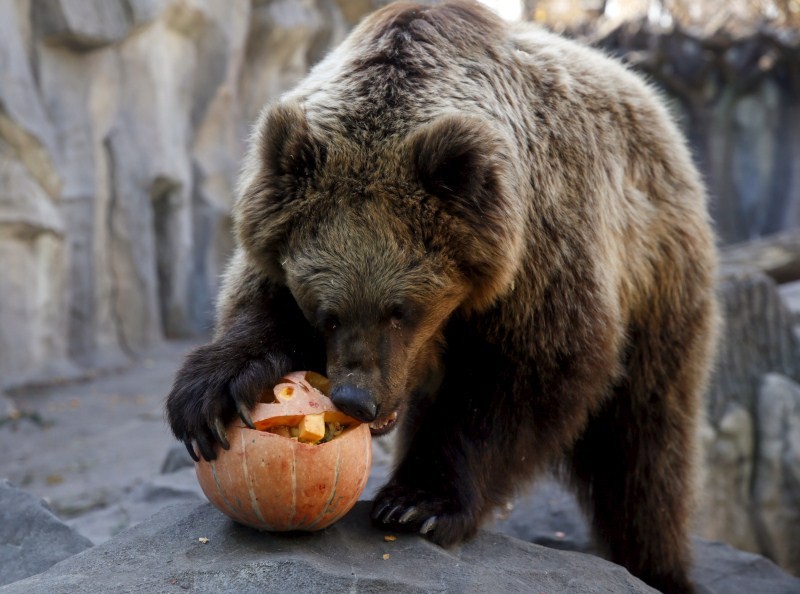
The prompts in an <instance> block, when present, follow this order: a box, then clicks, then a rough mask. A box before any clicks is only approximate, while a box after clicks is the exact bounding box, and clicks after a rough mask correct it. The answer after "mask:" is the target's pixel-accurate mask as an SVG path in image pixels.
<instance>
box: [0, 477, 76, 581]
mask: <svg viewBox="0 0 800 594" xmlns="http://www.w3.org/2000/svg"><path fill="white" fill-rule="evenodd" d="M91 546H92V543H91V541H90V540H88V539H87V538H86V537H84V536H81V535H80V534H78V533H77V532H75V531H74V530H73V529H71V528H70V527H69V526H67V525H66V524H64V523H63V522H62V521H61V520H59V519H58V518H57V517H56V516H55V514H53V512H52V511H50V509H49V508H48V507H47V505H46V504H45V503H44V502H43V501H42V500H41V499H39V498H37V497H34V496H33V495H31V494H29V493H26V492H25V491H22V490H20V489H17V488H16V487H14V486H13V485H11V483H9V482H8V481H7V480H0V586H2V585H4V584H10V583H11V582H16V581H18V580H21V579H23V578H26V577H28V576H31V575H35V574H37V573H41V572H42V571H45V570H46V569H48V568H49V567H51V566H52V565H55V564H56V563H58V562H59V561H61V560H63V559H66V558H67V557H71V556H73V555H75V554H76V553H80V552H81V551H83V550H84V549H87V548H89V547H91Z"/></svg>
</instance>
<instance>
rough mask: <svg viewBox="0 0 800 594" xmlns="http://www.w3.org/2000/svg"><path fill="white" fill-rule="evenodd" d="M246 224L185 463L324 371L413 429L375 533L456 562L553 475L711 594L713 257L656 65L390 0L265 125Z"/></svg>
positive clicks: (607, 539)
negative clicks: (704, 469)
mask: <svg viewBox="0 0 800 594" xmlns="http://www.w3.org/2000/svg"><path fill="white" fill-rule="evenodd" d="M234 216H235V224H236V232H237V239H238V248H237V251H236V254H235V255H234V257H233V260H232V262H231V264H230V266H229V268H228V270H227V274H226V277H225V279H224V283H223V285H224V286H223V290H222V294H221V297H220V300H219V304H218V319H217V323H218V325H217V329H216V334H215V336H214V339H213V341H212V342H211V343H210V344H208V345H206V346H203V347H200V348H198V349H197V350H195V351H194V352H193V353H191V354H190V355H189V356H188V358H187V360H186V362H185V364H184V366H183V368H182V369H181V370H180V371H179V372H178V374H177V377H176V379H175V384H174V386H173V389H172V392H171V394H170V395H169V398H168V403H167V409H168V416H169V421H170V423H171V426H172V430H173V431H174V433H175V435H176V436H177V437H178V439H180V440H183V441H184V442H185V443H186V445H187V447H188V449H189V451H190V453H191V454H192V455H193V456H197V455H198V454H199V455H201V456H203V457H205V458H208V459H213V458H214V457H215V455H216V454H215V448H216V447H217V446H220V445H221V446H222V447H227V441H226V437H225V430H224V427H225V424H226V423H228V422H229V421H230V420H231V419H232V418H233V417H234V416H235V415H237V414H238V415H240V416H241V417H242V418H243V419H244V420H245V422H249V413H248V411H249V409H250V408H251V407H252V406H253V405H254V404H255V402H256V401H257V400H258V397H259V394H260V393H261V392H262V391H263V390H264V389H265V388H267V387H269V386H270V385H271V384H273V383H274V382H275V381H276V380H277V379H278V378H279V377H281V376H282V375H283V374H285V373H287V372H288V371H290V370H299V369H312V370H316V371H319V372H321V373H325V374H327V375H328V376H329V377H330V379H331V382H332V386H333V390H332V398H333V400H334V401H335V402H336V404H337V405H338V406H339V407H340V408H341V409H342V410H344V411H346V412H348V413H349V414H351V415H352V416H354V417H357V418H359V419H361V420H362V421H364V422H369V423H370V424H371V427H372V429H373V432H374V433H376V434H381V433H386V432H388V431H389V430H391V429H392V428H393V427H395V426H396V425H397V426H399V427H400V430H401V442H400V447H399V452H398V459H397V465H396V468H395V470H394V474H393V476H392V478H391V480H390V481H389V483H388V484H387V485H386V486H385V487H384V488H383V490H382V491H381V492H380V494H379V495H378V497H377V499H376V501H375V504H374V508H373V520H374V521H375V522H376V523H377V524H378V525H380V526H383V527H385V528H387V529H393V530H408V531H417V532H420V533H423V534H426V535H427V536H428V537H429V538H430V539H432V540H433V541H435V542H437V543H440V544H442V545H451V544H453V543H457V542H459V541H462V540H463V539H465V538H469V537H470V536H471V535H473V534H474V533H475V531H476V529H477V528H478V526H479V525H480V524H481V521H482V520H484V519H485V518H486V517H487V515H489V514H490V512H491V511H492V509H493V508H495V507H496V506H497V505H498V504H501V503H504V502H506V501H507V500H508V498H509V497H510V496H512V494H513V493H514V491H515V490H517V489H518V488H519V487H520V486H522V485H525V484H526V483H528V482H529V481H530V480H531V479H532V478H533V477H534V476H536V475H537V474H541V473H542V472H545V471H549V470H553V469H555V470H557V471H559V472H560V473H561V474H562V476H565V477H566V478H567V479H569V481H570V483H571V484H572V485H573V486H574V488H575V490H576V492H577V494H578V496H579V498H580V500H581V501H582V503H583V504H584V506H585V508H586V511H587V514H588V516H589V517H590V518H591V521H592V525H593V531H594V535H595V537H596V539H597V542H598V544H599V546H600V547H601V548H602V549H603V550H604V551H605V553H606V554H607V555H608V557H609V558H610V559H611V560H613V561H615V562H618V563H621V564H622V565H624V566H626V567H627V568H628V569H629V570H630V571H631V572H632V573H634V574H635V575H637V576H639V577H641V578H642V579H643V580H645V581H646V582H648V583H649V584H651V585H653V586H655V587H656V588H660V589H662V590H664V591H666V592H691V591H693V588H692V585H691V583H690V581H689V579H688V577H687V568H688V566H689V562H690V561H689V544H688V540H687V524H688V521H689V518H690V514H691V511H692V498H693V497H692V494H693V493H692V492H693V481H694V470H695V468H696V452H695V450H696V447H697V437H696V428H697V424H698V418H699V414H700V409H701V399H702V394H703V390H704V388H705V386H706V382H707V378H708V375H709V369H710V366H711V360H712V351H713V344H714V338H715V332H716V325H717V314H716V306H715V299H714V286H713V284H714V278H715V248H714V240H713V234H712V231H711V229H710V225H709V220H708V216H707V211H706V197H705V194H704V190H703V187H702V184H701V182H700V180H699V177H698V174H697V172H696V170H695V168H694V167H693V165H692V161H691V159H690V155H689V152H688V150H687V148H686V145H685V143H684V140H683V139H682V137H681V135H680V134H679V132H678V131H677V129H676V127H675V125H674V124H673V123H672V121H671V120H670V117H669V115H668V113H667V111H666V110H665V108H664V106H663V105H662V102H661V101H660V100H659V98H658V97H657V95H656V93H654V92H653V90H651V89H650V88H648V86H647V85H645V84H644V83H643V82H642V81H641V80H640V79H639V78H637V76H635V75H634V74H632V73H631V72H629V71H628V70H627V69H626V68H625V67H623V66H622V65H620V64H619V63H617V62H616V61H614V60H611V59H609V58H607V57H605V56H604V55H602V54H601V53H600V52H598V51H595V50H592V49H589V48H586V47H583V46H581V45H579V44H578V43H575V42H572V41H568V40H565V39H562V38H560V37H558V36H556V35H553V34H550V33H547V32H545V31H543V30H541V29H539V28H537V27H535V26H533V25H530V24H524V23H519V24H509V23H505V22H503V21H502V20H500V19H499V18H498V17H496V16H495V15H494V14H493V13H492V12H490V11H489V10H488V9H485V8H483V7H481V6H480V5H478V4H477V3H473V2H468V1H455V2H445V3H442V4H439V5H436V6H424V5H415V4H409V3H399V4H392V5H390V6H388V7H386V8H384V9H382V10H380V11H378V12H376V13H375V14H373V15H372V16H370V17H369V18H367V19H366V20H364V21H363V22H362V23H361V24H360V25H359V26H358V27H357V28H356V29H355V30H354V31H353V33H352V34H351V35H350V36H349V37H348V38H347V40H346V41H345V42H344V43H343V44H342V45H341V46H340V47H339V48H338V49H336V50H335V51H333V52H332V53H331V54H330V55H329V56H328V57H327V58H325V59H324V60H323V61H322V62H321V63H320V64H319V65H318V66H316V67H315V68H314V70H313V71H312V72H311V74H310V75H309V76H308V78H307V79H306V80H305V81H304V82H302V83H301V84H300V85H299V86H298V87H297V88H296V89H295V90H294V91H292V92H290V93H289V94H287V95H286V96H284V97H283V98H282V99H281V101H280V102H278V103H277V104H275V105H272V106H269V107H268V108H267V109H266V110H265V111H264V113H263V115H262V117H261V118H260V120H259V122H258V123H257V126H256V129H255V134H254V136H253V138H252V142H251V149H250V152H249V155H248V157H247V161H246V164H245V169H244V173H243V175H242V179H241V183H240V187H239V190H238V198H237V202H236V205H235V209H234ZM195 448H196V449H195Z"/></svg>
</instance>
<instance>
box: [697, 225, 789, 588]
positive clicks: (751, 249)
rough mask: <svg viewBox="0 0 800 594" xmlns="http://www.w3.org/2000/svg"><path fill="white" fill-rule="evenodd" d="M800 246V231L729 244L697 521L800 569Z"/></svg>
mask: <svg viewBox="0 0 800 594" xmlns="http://www.w3.org/2000/svg"><path fill="white" fill-rule="evenodd" d="M797 246H800V233H795V234H787V235H784V236H780V237H776V238H774V239H769V240H763V241H762V242H758V243H753V244H747V245H742V246H732V247H731V248H728V249H726V250H723V266H722V280H721V283H720V290H719V295H720V302H721V305H722V310H723V316H724V328H723V332H722V336H721V340H720V345H719V357H718V362H717V372H716V375H715V378H714V381H713V383H712V386H711V389H710V391H709V394H708V401H707V405H708V406H707V426H706V433H705V454H706V477H705V484H704V491H703V504H702V506H701V509H700V513H699V514H698V528H699V530H700V532H701V534H702V535H703V536H705V537H706V538H711V539H715V540H723V541H725V542H727V543H729V544H731V545H733V546H735V547H738V548H741V549H744V550H748V551H752V552H759V553H761V554H763V555H765V556H767V557H769V558H770V559H772V560H773V561H775V562H776V563H778V564H779V565H781V566H782V567H784V568H785V569H787V570H789V571H791V572H793V573H795V574H800V333H798V325H797V324H798V321H799V320H800V318H799V317H798V315H800V299H798V298H797V297H795V298H792V295H800V292H798V291H797V288H798V283H797V281H798V280H800V276H792V275H791V274H789V272H790V271H793V270H796V269H797V265H798V263H800V249H798V247H797ZM766 273H769V275H768V274H766ZM770 275H773V276H770ZM781 281H782V282H781ZM779 283H780V284H779Z"/></svg>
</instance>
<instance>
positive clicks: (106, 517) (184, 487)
mask: <svg viewBox="0 0 800 594" xmlns="http://www.w3.org/2000/svg"><path fill="white" fill-rule="evenodd" d="M205 500H206V498H205V495H203V491H202V489H201V488H200V485H199V484H198V482H197V477H196V475H195V472H194V466H192V467H191V468H183V469H181V470H179V471H176V472H173V473H171V474H168V475H164V474H161V475H158V476H156V477H154V478H153V479H152V480H150V481H148V482H146V483H144V484H141V485H139V486H137V487H136V488H134V490H133V491H132V492H131V493H130V495H128V496H127V497H125V498H124V499H122V500H121V501H119V502H117V503H114V504H113V505H110V506H108V507H104V508H102V509H99V510H96V511H91V512H89V513H86V514H83V515H81V516H78V517H76V518H74V519H71V520H68V521H67V523H68V524H69V525H70V526H71V527H72V528H74V529H75V530H77V531H78V532H79V533H81V534H83V535H84V536H86V537H88V538H89V539H90V540H91V541H92V542H93V543H94V544H100V543H103V542H106V541H107V540H109V539H110V538H113V537H114V536H116V535H117V534H119V533H120V532H122V531H123V530H125V529H126V528H130V527H131V526H135V525H136V524H139V523H140V522H143V521H145V520H147V519H148V518H150V517H152V516H153V515H154V514H155V513H157V512H159V511H160V510H162V509H164V508H165V507H168V506H171V505H189V506H192V505H194V504H196V503H198V502H200V501H205Z"/></svg>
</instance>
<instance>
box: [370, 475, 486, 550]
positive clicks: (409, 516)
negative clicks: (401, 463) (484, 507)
mask: <svg viewBox="0 0 800 594" xmlns="http://www.w3.org/2000/svg"><path fill="white" fill-rule="evenodd" d="M372 521H373V522H374V523H375V524H376V525H378V526H380V527H382V528H384V529H386V528H389V529H391V530H396V531H398V532H417V533H419V534H422V535H425V536H426V537H427V538H429V539H430V540H432V541H433V542H435V543H437V544H439V545H441V546H450V545H453V544H456V543H458V542H461V541H462V540H464V539H466V538H469V537H470V536H472V535H473V534H474V533H475V529H476V526H475V522H474V520H473V519H472V516H471V515H470V514H469V513H465V512H464V511H462V510H460V509H459V507H458V504H457V502H456V500H455V499H451V498H448V497H444V496H440V495H434V494H431V493H427V492H425V491H421V490H417V489H414V488H407V487H402V486H400V485H398V484H390V485H387V486H386V487H384V488H383V490H382V491H381V492H380V493H379V495H378V497H377V498H376V500H375V504H374V506H373V509H372Z"/></svg>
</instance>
